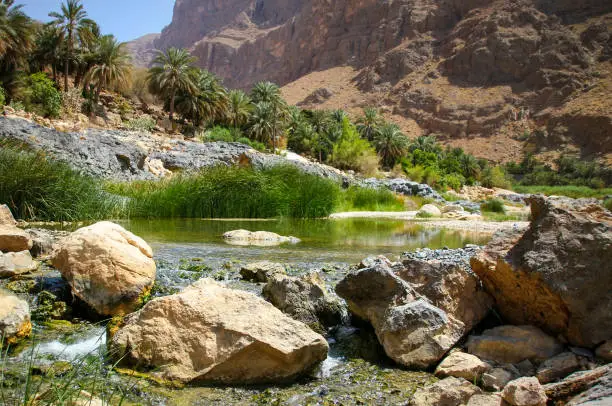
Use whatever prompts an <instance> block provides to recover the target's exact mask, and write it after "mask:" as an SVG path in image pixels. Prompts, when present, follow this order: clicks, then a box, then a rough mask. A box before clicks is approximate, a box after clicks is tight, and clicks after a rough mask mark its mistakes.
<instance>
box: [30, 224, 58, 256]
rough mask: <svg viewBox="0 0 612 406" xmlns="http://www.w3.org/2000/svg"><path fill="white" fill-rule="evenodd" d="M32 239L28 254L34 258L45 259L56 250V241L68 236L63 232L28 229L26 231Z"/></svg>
mask: <svg viewBox="0 0 612 406" xmlns="http://www.w3.org/2000/svg"><path fill="white" fill-rule="evenodd" d="M26 231H27V233H28V234H29V236H30V238H31V239H32V248H31V249H30V253H31V254H32V255H33V256H34V257H35V258H38V257H46V256H48V255H51V254H52V253H53V250H54V249H55V248H56V243H57V241H58V240H59V239H60V238H62V237H65V236H67V235H68V233H67V232H63V231H51V230H43V229H28V230H26Z"/></svg>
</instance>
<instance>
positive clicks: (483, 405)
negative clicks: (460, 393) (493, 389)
mask: <svg viewBox="0 0 612 406" xmlns="http://www.w3.org/2000/svg"><path fill="white" fill-rule="evenodd" d="M467 406H505V405H504V404H503V400H502V397H501V395H500V394H499V393H487V394H486V395H485V394H480V395H474V396H472V397H471V398H470V400H469V401H468V403H467Z"/></svg>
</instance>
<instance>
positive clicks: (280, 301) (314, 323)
mask: <svg viewBox="0 0 612 406" xmlns="http://www.w3.org/2000/svg"><path fill="white" fill-rule="evenodd" d="M262 293H263V297H264V298H265V299H266V300H268V301H269V302H270V303H272V304H273V305H274V306H275V307H276V308H278V309H280V310H281V311H282V312H283V313H286V314H288V315H289V316H291V317H292V318H294V319H296V320H299V321H301V322H302V323H305V324H307V325H309V326H310V327H312V328H314V329H315V330H317V331H325V328H328V327H334V326H337V325H339V324H341V323H342V321H343V320H344V319H345V313H346V310H345V309H344V306H343V304H342V303H341V301H340V300H339V299H338V297H336V296H335V295H333V294H331V293H329V292H328V291H327V288H326V287H325V282H324V281H323V279H322V278H321V274H319V273H318V272H311V273H309V274H307V275H304V276H302V277H299V278H296V277H291V276H286V275H279V274H277V275H275V276H273V277H272V278H271V279H270V280H269V281H268V283H267V284H266V285H265V286H264V288H263V292H262Z"/></svg>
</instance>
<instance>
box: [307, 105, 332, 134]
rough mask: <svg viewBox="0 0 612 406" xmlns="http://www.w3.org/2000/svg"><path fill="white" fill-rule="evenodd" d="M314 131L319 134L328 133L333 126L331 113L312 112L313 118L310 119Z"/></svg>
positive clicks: (323, 111) (322, 111)
mask: <svg viewBox="0 0 612 406" xmlns="http://www.w3.org/2000/svg"><path fill="white" fill-rule="evenodd" d="M310 124H311V125H312V129H313V130H315V132H317V133H319V134H323V133H326V132H327V129H328V128H329V127H330V126H331V124H332V120H331V116H330V114H329V112H327V111H325V110H315V111H313V112H312V118H311V119H310Z"/></svg>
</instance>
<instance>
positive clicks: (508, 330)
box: [467, 326, 563, 363]
mask: <svg viewBox="0 0 612 406" xmlns="http://www.w3.org/2000/svg"><path fill="white" fill-rule="evenodd" d="M467 348H468V352H469V353H470V354H474V355H476V356H477V357H479V358H481V359H483V360H490V361H495V362H500V363H518V362H521V361H523V360H525V359H528V360H531V361H536V362H537V361H544V360H546V359H548V358H551V357H553V356H555V355H557V354H559V353H560V352H561V351H563V346H562V345H561V344H560V343H559V342H558V341H557V340H555V339H554V338H552V337H550V336H548V335H546V334H545V333H544V332H543V331H542V330H540V329H539V328H537V327H533V326H500V327H495V328H492V329H490V330H485V331H484V332H483V333H482V335H479V336H474V335H472V336H470V337H469V339H468V342H467Z"/></svg>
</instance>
